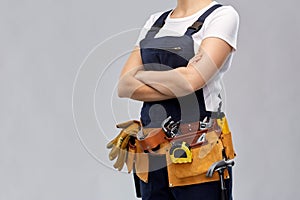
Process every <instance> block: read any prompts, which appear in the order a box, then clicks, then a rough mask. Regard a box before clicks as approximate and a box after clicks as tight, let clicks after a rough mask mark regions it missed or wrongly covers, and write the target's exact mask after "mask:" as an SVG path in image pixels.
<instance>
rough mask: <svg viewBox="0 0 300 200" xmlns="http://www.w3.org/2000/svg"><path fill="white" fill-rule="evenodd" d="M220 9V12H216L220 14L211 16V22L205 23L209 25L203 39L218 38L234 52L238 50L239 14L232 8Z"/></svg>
mask: <svg viewBox="0 0 300 200" xmlns="http://www.w3.org/2000/svg"><path fill="white" fill-rule="evenodd" d="M219 9H220V10H216V11H218V12H216V13H213V14H212V15H211V16H209V20H207V21H205V22H207V24H206V28H205V30H204V36H203V39H205V38H208V37H217V38H220V39H222V40H224V41H225V42H227V43H228V44H229V45H230V46H232V47H233V49H234V50H236V49H237V36H238V29H239V14H238V13H237V12H236V10H235V9H234V8H233V7H231V6H226V7H225V6H224V7H222V8H219Z"/></svg>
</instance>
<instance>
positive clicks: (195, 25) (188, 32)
mask: <svg viewBox="0 0 300 200" xmlns="http://www.w3.org/2000/svg"><path fill="white" fill-rule="evenodd" d="M221 6H222V5H221V4H216V5H213V6H212V7H210V8H209V9H208V10H207V11H205V13H203V14H202V15H201V16H200V17H199V18H198V20H197V21H195V22H194V23H193V25H192V26H190V27H188V29H187V30H186V32H185V35H190V36H191V35H193V34H195V33H197V32H198V31H199V30H200V29H201V28H202V25H203V23H204V21H205V19H206V17H208V16H209V15H210V14H211V13H212V12H213V11H215V10H216V9H217V8H219V7H221Z"/></svg>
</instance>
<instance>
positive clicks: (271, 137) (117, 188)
mask: <svg viewBox="0 0 300 200" xmlns="http://www.w3.org/2000/svg"><path fill="white" fill-rule="evenodd" d="M220 2H223V3H225V4H226V3H231V4H232V5H233V6H234V7H235V8H236V9H237V10H238V12H239V14H240V32H239V43H238V44H239V46H238V52H237V54H236V56H235V59H234V62H233V66H232V68H231V71H230V72H229V73H227V75H226V76H225V80H224V82H225V85H226V111H227V115H228V117H229V120H230V121H229V122H230V126H231V129H232V132H233V134H234V143H235V145H236V150H237V152H238V157H237V159H236V161H237V165H236V167H235V168H234V177H235V179H234V196H235V199H243V200H248V199H249V200H252V199H264V200H265V199H297V196H299V195H300V192H299V191H300V190H299V189H298V181H299V178H300V175H299V173H298V169H299V167H300V163H299V161H298V160H297V157H298V156H297V155H298V152H299V150H300V147H299V145H298V142H299V139H300V137H299V134H298V123H299V118H300V117H299V113H298V112H299V106H298V102H299V101H300V93H299V88H298V84H299V81H298V73H299V69H298V67H299V55H298V54H297V52H298V47H299V45H300V44H299V39H298V36H299V35H300V27H299V23H298V22H297V19H298V18H299V17H298V12H297V11H298V10H297V7H298V6H299V3H298V1H296V0H293V1H292V0H290V1H284V2H274V1H270V0H265V1H220ZM174 5H175V0H173V1H161V0H151V1H145V0H131V1H92V0H86V1H66V0H60V1H50V0H43V1H38V0H23V1H17V0H10V1H8V0H7V1H5V0H1V1H0V30H1V31H0V44H1V45H0V92H1V97H0V200H40V199H42V200H48V199H49V200H50V199H51V200H53V199H56V200H83V199H89V200H96V199H112V200H114V199H135V198H134V191H133V182H132V179H131V175H128V174H126V173H119V172H116V171H114V170H112V169H111V166H112V164H113V163H112V162H109V161H108V160H107V158H106V157H107V151H106V150H105V148H104V144H105V143H106V142H107V141H108V139H109V138H112V137H113V135H115V134H116V132H117V129H115V128H114V124H115V122H117V121H122V120H126V119H128V117H137V116H138V107H139V106H140V104H138V103H136V102H133V101H128V100H120V99H118V98H116V94H115V90H114V89H115V80H116V79H117V76H118V73H119V71H120V69H121V67H122V63H123V62H124V60H125V58H126V55H127V54H126V52H128V50H130V49H131V47H132V46H130V45H132V44H134V42H135V38H136V37H137V33H138V31H137V30H132V31H129V32H127V33H123V34H121V35H119V36H115V37H114V39H115V40H107V41H106V42H103V41H105V40H106V39H107V38H109V37H111V36H112V35H115V34H117V33H120V32H122V31H125V30H131V29H134V28H140V27H141V26H142V25H143V24H144V22H145V20H146V19H147V18H148V16H149V15H150V14H151V13H153V12H157V11H161V10H166V9H169V8H172V7H174ZM101 42H102V45H100V46H99V48H98V49H97V50H95V51H94V53H92V54H90V57H88V58H89V59H88V60H86V62H83V61H84V59H85V58H87V55H88V54H89V52H90V51H91V50H92V49H93V48H94V47H95V46H96V45H98V44H99V43H101ZM124 52H125V53H124ZM122 55H123V56H122ZM116 57H117V58H116ZM114 58H116V59H115V60H114V62H113V64H111V65H110V64H107V62H109V60H112V59H114ZM104 63H105V64H104ZM80 66H82V67H83V68H82V70H81V71H78V69H79V67H80ZM105 69H106V70H105ZM77 72H79V74H78V76H77V82H74V81H75V78H76V74H77ZM99 77H101V78H99ZM97 85H98V87H96V86H97ZM73 86H75V89H74V98H73V103H74V104H73V108H74V113H73V112H72V92H73ZM94 94H95V96H93V95H94ZM94 97H95V101H93V100H94V99H93V98H94ZM94 102H96V103H95V109H94ZM94 111H95V113H96V115H94ZM73 114H74V115H73ZM73 116H74V117H75V118H74V119H75V120H73ZM74 121H75V122H76V126H75V123H74ZM97 121H98V124H97ZM99 133H101V134H99ZM104 133H105V134H104Z"/></svg>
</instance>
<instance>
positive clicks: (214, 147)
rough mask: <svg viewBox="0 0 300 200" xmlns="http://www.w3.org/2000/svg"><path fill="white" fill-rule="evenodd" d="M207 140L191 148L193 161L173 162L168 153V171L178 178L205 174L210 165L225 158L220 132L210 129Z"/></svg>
mask: <svg viewBox="0 0 300 200" xmlns="http://www.w3.org/2000/svg"><path fill="white" fill-rule="evenodd" d="M206 140H207V142H205V143H203V144H202V145H200V146H195V147H192V148H191V153H192V162H191V163H173V162H172V161H171V158H170V155H169V154H166V156H167V161H168V171H170V172H172V173H171V174H172V175H174V176H175V177H176V179H184V178H188V177H193V176H198V175H201V174H205V173H206V172H207V170H208V169H209V167H210V166H211V165H212V164H213V163H214V162H216V161H220V160H222V159H223V156H222V151H223V144H222V141H221V139H220V133H219V132H217V131H210V132H208V133H207V134H206Z"/></svg>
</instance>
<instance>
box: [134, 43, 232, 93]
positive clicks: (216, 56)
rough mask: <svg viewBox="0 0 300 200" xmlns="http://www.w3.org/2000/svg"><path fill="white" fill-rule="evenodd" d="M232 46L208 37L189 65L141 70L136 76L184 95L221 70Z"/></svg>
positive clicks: (163, 90)
mask: <svg viewBox="0 0 300 200" xmlns="http://www.w3.org/2000/svg"><path fill="white" fill-rule="evenodd" d="M231 50H232V47H231V46H230V45H229V44H228V43H227V42H225V41H224V40H222V39H219V38H213V37H211V38H206V39H204V40H203V41H202V43H201V47H200V48H199V52H198V53H197V54H196V55H195V57H193V58H192V59H191V60H190V62H189V64H188V66H187V67H185V66H183V67H179V68H176V69H174V70H169V71H139V72H138V73H137V74H136V75H135V77H136V78H137V79H138V80H140V81H142V82H144V83H145V84H147V85H149V86H151V87H153V88H155V89H157V90H159V91H160V92H162V93H164V94H167V95H170V96H173V95H174V94H175V95H176V96H184V95H187V94H190V93H192V92H194V91H196V90H198V89H200V88H202V87H203V86H204V85H205V84H206V82H207V81H208V80H209V79H210V78H211V77H212V76H213V75H214V74H215V73H216V72H217V71H218V70H219V68H220V67H221V66H222V64H223V62H224V61H225V60H226V58H227V56H228V55H229V54H230V52H231Z"/></svg>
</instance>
